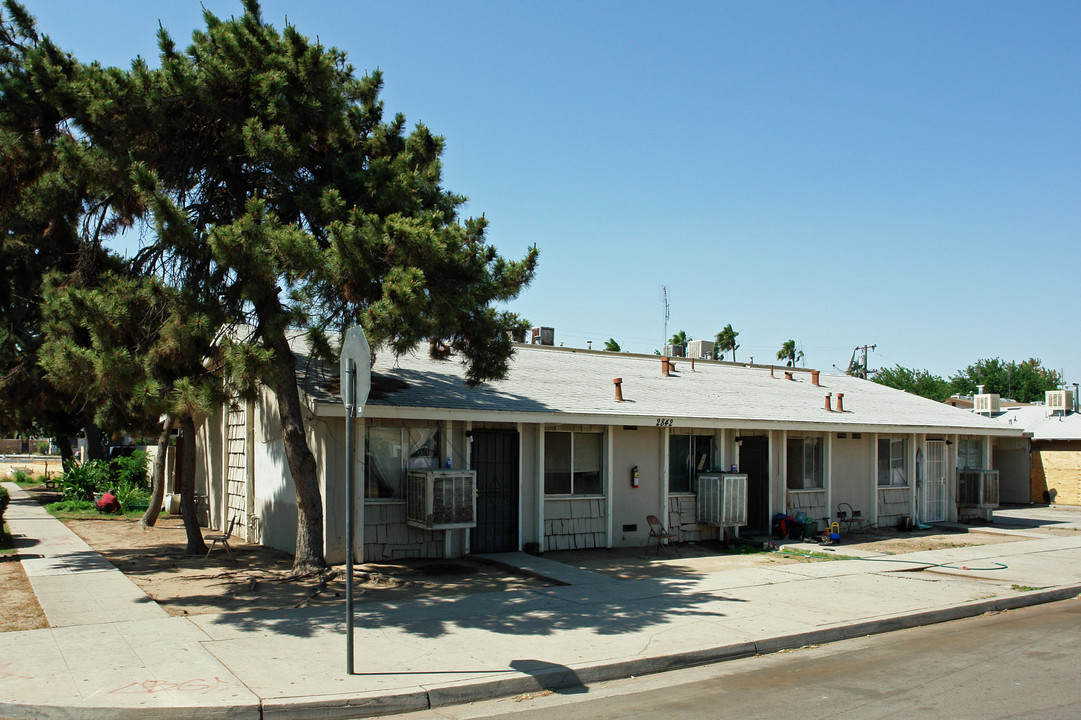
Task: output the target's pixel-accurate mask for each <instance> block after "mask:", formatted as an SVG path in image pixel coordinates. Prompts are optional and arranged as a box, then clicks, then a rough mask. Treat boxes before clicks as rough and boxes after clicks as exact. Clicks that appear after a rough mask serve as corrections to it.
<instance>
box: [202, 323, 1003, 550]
mask: <svg viewBox="0 0 1081 720" xmlns="http://www.w3.org/2000/svg"><path fill="white" fill-rule="evenodd" d="M295 350H296V352H297V354H298V356H299V358H300V362H299V366H298V375H299V376H300V380H301V388H302V389H301V395H302V401H303V404H304V407H305V413H306V423H307V432H308V439H309V444H310V447H311V448H312V450H313V452H314V453H315V457H316V461H317V463H318V467H319V478H320V483H321V491H322V497H323V502H324V509H325V515H324V518H325V520H324V522H325V538H326V540H325V542H326V548H325V552H326V557H327V560H328V562H342V561H343V558H344V555H345V511H344V508H345V502H344V500H345V498H344V494H345V474H346V472H345V471H346V468H345V462H346V451H345V438H346V425H345V424H346V413H345V409H344V406H343V404H342V402H341V400H340V399H339V397H338V392H339V386H338V369H337V368H333V369H328V368H323V367H321V366H320V365H319V364H318V363H317V362H316V361H315V360H312V359H310V358H309V357H308V356H307V354H306V351H305V349H304V347H303V344H302V342H301V341H300V340H299V339H298V340H297V342H296V345H295ZM371 386H372V389H371V394H370V396H369V398H368V401H367V403H366V404H365V406H364V407H363V412H362V414H361V416H360V417H358V418H357V419H356V420H355V422H356V427H355V430H356V432H355V438H356V448H355V457H356V463H357V467H356V477H357V478H358V486H359V487H358V489H357V495H358V497H357V498H356V499H355V500H356V504H355V506H356V507H357V508H358V511H357V517H356V518H355V521H356V527H357V535H356V538H357V539H356V547H355V553H356V557H358V558H361V559H362V560H364V561H377V560H389V559H397V558H407V557H445V556H457V555H461V554H465V553H469V552H502V551H517V550H527V551H539V552H544V551H549V550H561V549H572V548H605V547H622V546H636V545H642V546H644V545H645V543H646V539H647V537H648V532H649V527H648V525H647V522H646V518H647V516H650V515H656V516H658V517H660V518H661V519H662V521H663V523H664V524H665V525H666V526H668V528H669V529H671V530H672V531H673V532H676V533H677V534H678V536H679V538H680V539H681V540H704V539H710V538H716V537H718V536H719V534H720V533H721V532H725V530H724V529H722V528H719V527H717V526H716V525H710V524H708V523H703V522H702V520H701V513H700V509H701V508H699V507H698V506H699V503H700V498H699V494H698V491H699V489H700V487H699V485H700V475H701V474H702V473H710V472H718V473H724V472H727V473H733V472H735V473H738V474H739V475H745V476H746V481H745V482H746V485H745V489H744V492H745V499H746V517H745V518H744V524H743V526H742V530H743V531H744V532H768V531H769V529H770V525H771V519H772V517H773V516H774V515H775V514H778V513H791V514H796V513H799V512H803V513H805V514H806V515H807V516H808V517H809V518H812V519H815V520H817V521H819V526H820V527H822V524H823V522H824V520H825V518H836V517H837V512H838V508H839V506H841V505H842V503H843V504H845V507H846V511H850V510H855V511H858V512H859V513H861V515H862V518H863V519H864V520H865V521H866V522H869V523H870V524H872V525H879V526H890V525H897V524H899V523H902V522H905V521H916V522H936V521H946V520H955V519H957V518H958V512H959V508H958V499H957V489H958V487H957V482H958V468H959V467H966V466H967V467H980V468H987V469H989V468H992V467H993V456H994V452H995V447H996V445H997V444H998V443H1003V442H1006V443H1008V442H1013V441H1015V440H1017V441H1019V440H1020V439H1021V438H1022V436H1023V431H1022V430H1021V429H1020V428H1015V427H1013V426H1011V425H1009V424H1008V423H1002V422H997V421H995V420H993V419H989V418H985V417H982V416H980V415H977V414H974V413H973V412H970V411H966V410H960V409H956V408H952V407H949V406H946V405H943V404H942V403H938V402H934V401H931V400H927V399H924V398H921V397H918V396H915V395H910V394H907V393H904V392H900V391H897V390H894V389H891V388H888V387H884V386H882V385H878V384H875V383H873V382H869V381H866V380H861V379H858V378H854V377H849V376H846V375H827V374H824V373H820V372H818V371H816V370H806V369H800V368H787V367H772V366H769V365H751V364H745V363H732V362H717V361H708V360H690V359H686V358H673V359H672V361H671V362H670V361H668V359H667V358H661V357H656V356H644V355H632V354H627V353H612V352H604V351H592V350H583V349H575V348H563V347H555V346H550V345H526V344H521V345H518V346H516V352H515V356H514V358H513V360H512V361H511V366H510V371H509V373H508V375H507V377H506V378H505V379H503V380H499V381H495V382H490V383H487V384H485V385H483V386H481V387H476V388H471V387H469V386H468V385H467V384H466V382H465V376H464V372H463V367H462V365H461V364H460V363H459V362H458V361H456V360H455V359H454V358H453V357H452V358H450V359H447V360H435V359H431V358H430V357H429V356H428V352H427V347H424V348H418V350H417V352H416V353H413V354H407V355H403V356H401V357H394V356H393V355H392V354H391V353H389V352H380V353H378V356H377V359H376V362H375V364H374V367H373V368H372V382H371ZM199 458H200V466H199V470H198V482H199V483H200V485H201V489H200V491H201V492H205V493H206V494H207V495H208V497H209V503H210V512H211V516H212V518H213V520H212V523H213V524H215V525H218V526H224V525H225V524H227V523H228V521H229V519H230V518H233V517H236V518H237V520H238V528H242V530H237V531H236V532H238V533H240V534H244V535H246V537H247V539H248V540H250V541H253V542H259V543H262V544H265V545H270V546H273V547H277V548H281V549H284V550H288V551H292V550H293V548H294V545H295V533H296V501H295V494H294V490H293V485H292V479H291V477H290V472H289V469H288V465H287V463H286V459H285V451H284V444H283V440H282V436H281V428H280V423H279V421H278V417H277V411H276V402H275V401H274V397H273V394H272V392H271V391H270V390H269V389H264V390H263V392H262V394H261V395H260V396H259V397H258V398H257V399H256V400H255V401H252V402H246V403H245V402H240V403H232V404H230V405H229V406H228V407H226V408H224V409H223V412H222V413H221V414H220V415H217V416H214V417H208V418H206V419H205V420H204V421H203V422H202V423H201V424H200V435H199ZM440 469H444V470H445V469H451V470H461V471H471V472H473V473H475V476H470V477H472V478H473V481H474V482H475V484H476V487H475V496H476V503H477V504H476V511H475V513H476V514H475V526H474V527H452V528H448V529H437V530H430V529H425V528H424V527H418V526H417V523H413V524H410V522H409V521H408V520H407V512H409V511H408V509H407V502H408V501H409V499H410V498H409V495H410V490H409V489H408V483H407V478H408V476H409V473H410V471H414V470H417V471H436V470H440ZM703 482H704V481H703ZM730 531H731V530H730Z"/></svg>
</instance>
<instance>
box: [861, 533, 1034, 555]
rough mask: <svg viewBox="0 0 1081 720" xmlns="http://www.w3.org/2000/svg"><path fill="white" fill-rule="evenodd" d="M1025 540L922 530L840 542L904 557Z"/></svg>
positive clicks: (870, 535)
mask: <svg viewBox="0 0 1081 720" xmlns="http://www.w3.org/2000/svg"><path fill="white" fill-rule="evenodd" d="M879 533H881V531H879ZM1025 539H1026V538H1025V537H1023V536H1018V535H1005V534H1002V533H994V532H983V531H980V530H977V529H973V530H969V531H967V532H966V531H965V530H956V531H949V532H943V531H942V530H924V531H918V532H914V533H903V534H897V533H889V534H877V533H873V534H866V535H853V536H851V538H850V539H849V540H847V541H846V542H844V543H843V545H844V546H845V547H851V548H853V549H857V550H861V551H867V552H881V553H886V554H888V555H901V554H904V553H914V552H923V551H925V550H944V549H948V548H959V547H969V546H971V545H997V544H998V543H1005V542H1015V541H1017V540H1025Z"/></svg>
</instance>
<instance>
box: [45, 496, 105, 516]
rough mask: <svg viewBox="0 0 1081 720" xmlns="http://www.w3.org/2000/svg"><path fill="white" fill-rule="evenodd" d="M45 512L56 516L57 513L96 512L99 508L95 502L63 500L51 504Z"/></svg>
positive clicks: (46, 507)
mask: <svg viewBox="0 0 1081 720" xmlns="http://www.w3.org/2000/svg"><path fill="white" fill-rule="evenodd" d="M45 510H46V512H49V513H52V514H53V515H56V514H57V513H75V512H83V513H86V512H95V511H97V507H95V506H94V501H93V500H61V501H60V502H54V503H49V504H48V505H46V506H45Z"/></svg>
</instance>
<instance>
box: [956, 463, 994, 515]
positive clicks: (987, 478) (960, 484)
mask: <svg viewBox="0 0 1081 720" xmlns="http://www.w3.org/2000/svg"><path fill="white" fill-rule="evenodd" d="M957 504H958V506H960V507H968V508H981V509H986V508H997V507H998V470H958V471H957Z"/></svg>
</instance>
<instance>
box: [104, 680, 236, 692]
mask: <svg viewBox="0 0 1081 720" xmlns="http://www.w3.org/2000/svg"><path fill="white" fill-rule="evenodd" d="M234 685H236V683H232V682H229V681H228V680H222V679H221V678H220V677H214V678H213V679H209V680H208V679H206V678H193V679H191V680H184V681H183V682H172V681H166V680H143V681H142V682H133V683H129V684H127V685H125V686H123V687H118V688H116V689H115V690H110V691H109V694H111V695H153V694H154V693H163V692H181V693H194V694H197V695H206V694H207V693H211V692H214V691H215V690H220V689H222V688H226V687H230V686H234Z"/></svg>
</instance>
